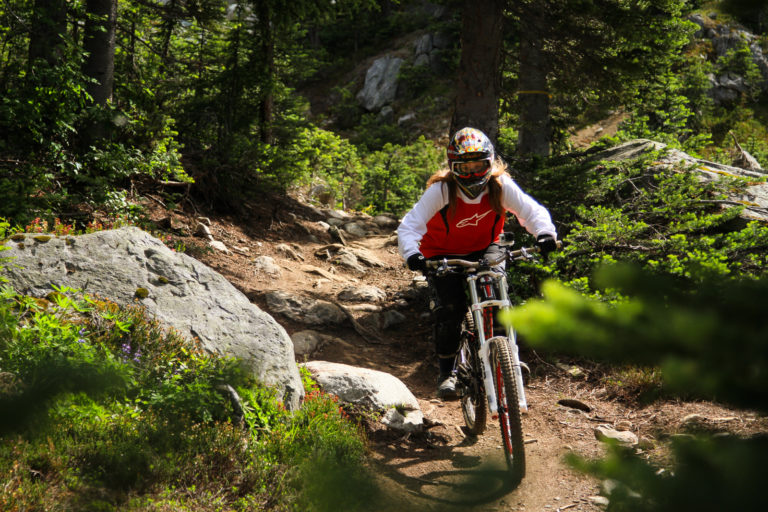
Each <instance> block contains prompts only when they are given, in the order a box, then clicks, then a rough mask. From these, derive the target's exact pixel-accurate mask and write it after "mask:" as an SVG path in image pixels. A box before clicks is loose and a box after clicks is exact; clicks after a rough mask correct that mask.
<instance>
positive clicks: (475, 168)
mask: <svg viewBox="0 0 768 512" xmlns="http://www.w3.org/2000/svg"><path fill="white" fill-rule="evenodd" d="M490 168H491V161H490V160H471V161H469V162H452V163H451V172H453V174H455V175H456V177H457V178H480V177H482V176H485V174H486V173H487V172H488V170H489V169H490Z"/></svg>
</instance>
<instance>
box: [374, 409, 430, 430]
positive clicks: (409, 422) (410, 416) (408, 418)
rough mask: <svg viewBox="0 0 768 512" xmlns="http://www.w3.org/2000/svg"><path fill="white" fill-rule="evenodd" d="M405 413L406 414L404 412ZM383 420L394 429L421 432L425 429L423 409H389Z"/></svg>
mask: <svg viewBox="0 0 768 512" xmlns="http://www.w3.org/2000/svg"><path fill="white" fill-rule="evenodd" d="M403 413H405V414H403ZM381 422H382V423H383V424H384V425H386V426H388V427H389V428H391V429H393V430H399V431H401V432H421V431H422V430H423V429H424V413H423V412H421V411H403V412H400V411H399V410H397V409H396V408H394V407H393V408H392V409H387V412H386V413H384V416H383V417H382V418H381Z"/></svg>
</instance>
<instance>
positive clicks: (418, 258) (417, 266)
mask: <svg viewBox="0 0 768 512" xmlns="http://www.w3.org/2000/svg"><path fill="white" fill-rule="evenodd" d="M406 264H407V265H408V268H409V269H411V270H414V271H416V270H419V271H421V272H424V271H425V270H427V260H425V259H424V255H423V254H421V253H420V252H417V253H416V254H412V255H411V256H408V260H407V261H406Z"/></svg>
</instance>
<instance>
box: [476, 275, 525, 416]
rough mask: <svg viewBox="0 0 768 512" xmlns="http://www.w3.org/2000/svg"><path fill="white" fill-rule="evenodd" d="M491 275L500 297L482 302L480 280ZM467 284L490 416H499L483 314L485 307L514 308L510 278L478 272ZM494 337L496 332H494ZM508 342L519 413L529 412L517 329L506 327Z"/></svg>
mask: <svg viewBox="0 0 768 512" xmlns="http://www.w3.org/2000/svg"><path fill="white" fill-rule="evenodd" d="M484 275H490V276H492V277H493V279H494V281H495V284H496V285H497V288H498V290H499V293H500V298H499V299H497V300H485V301H481V300H480V296H479V294H478V292H477V286H478V283H477V280H478V278H480V277H482V276H484ZM467 285H468V288H469V296H470V300H471V302H472V303H471V305H470V308H471V310H472V317H473V318H474V321H475V329H476V330H477V343H478V347H479V349H478V355H479V356H480V360H481V361H482V367H483V382H484V384H485V393H486V395H487V398H488V409H489V410H490V413H491V415H496V414H498V409H499V407H498V404H497V402H496V393H495V392H494V391H493V389H494V388H493V372H492V370H491V362H490V354H489V344H488V339H487V338H486V332H485V322H484V321H483V320H484V319H483V313H484V310H485V309H486V308H491V307H493V306H498V307H499V309H500V310H506V309H510V308H511V302H510V300H509V294H508V293H507V276H506V275H505V274H503V273H502V274H498V273H496V272H492V271H484V272H478V273H477V274H474V275H470V276H467ZM491 334H493V333H491ZM507 342H508V343H509V346H510V351H509V352H510V357H511V358H512V368H513V371H514V373H515V381H516V383H517V390H518V399H519V406H520V410H522V411H527V410H528V403H527V401H526V398H525V391H524V389H523V372H522V369H521V367H520V354H519V352H518V346H517V335H516V334H515V330H514V329H513V328H512V327H511V326H509V327H508V328H507Z"/></svg>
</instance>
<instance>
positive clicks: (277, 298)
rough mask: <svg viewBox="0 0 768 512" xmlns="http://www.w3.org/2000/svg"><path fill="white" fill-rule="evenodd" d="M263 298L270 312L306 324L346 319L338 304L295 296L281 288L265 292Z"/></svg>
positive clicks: (339, 322) (334, 323)
mask: <svg viewBox="0 0 768 512" xmlns="http://www.w3.org/2000/svg"><path fill="white" fill-rule="evenodd" d="M265 299H266V301H267V308H269V310H270V311H271V312H272V313H279V314H282V315H285V316H286V317H287V318H289V319H290V320H293V321H296V322H301V323H304V324H308V325H318V326H323V325H339V324H341V323H343V322H344V321H346V319H347V315H345V314H344V312H343V311H342V310H341V309H339V307H338V306H336V305H335V304H332V303H330V302H327V301H324V300H314V299H306V298H303V297H297V296H295V295H292V294H290V293H287V292H284V291H281V290H275V291H271V292H269V293H267V294H266V296H265Z"/></svg>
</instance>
